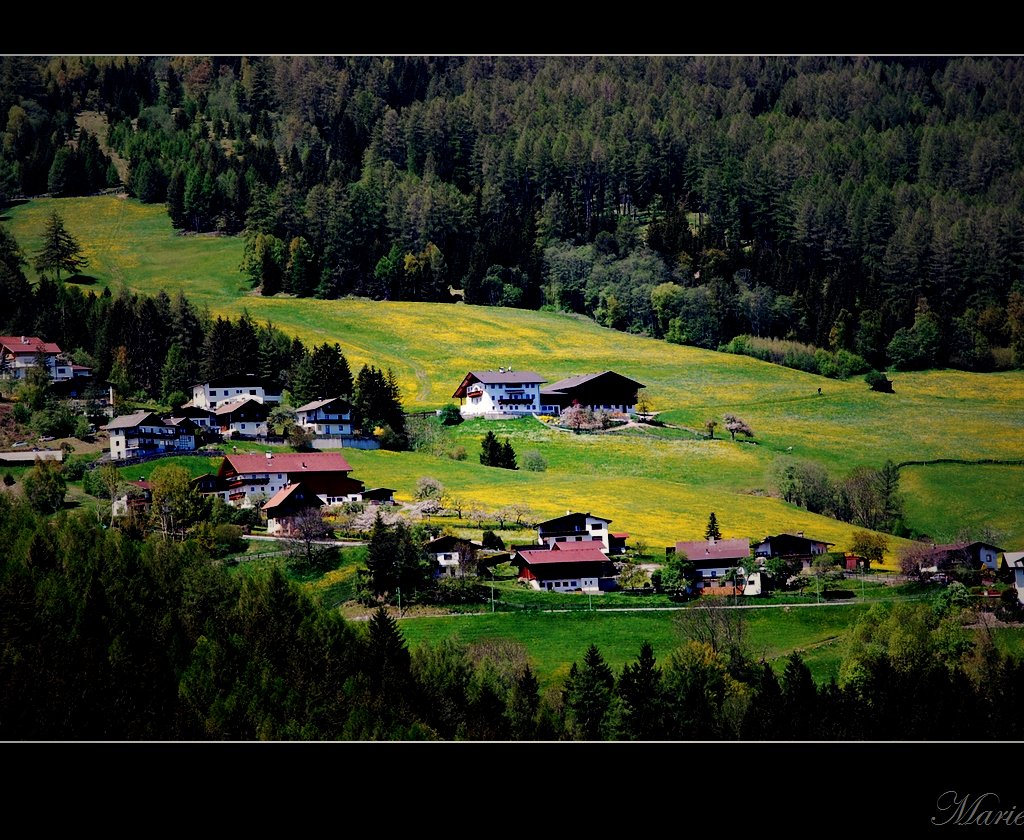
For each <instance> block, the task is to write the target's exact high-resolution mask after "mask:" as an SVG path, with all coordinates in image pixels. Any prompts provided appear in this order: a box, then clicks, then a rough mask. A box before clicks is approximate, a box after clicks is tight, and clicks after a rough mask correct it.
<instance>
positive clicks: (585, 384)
mask: <svg viewBox="0 0 1024 840" xmlns="http://www.w3.org/2000/svg"><path fill="white" fill-rule="evenodd" d="M644 387H646V386H645V385H644V384H643V383H642V382H637V381H636V380H635V379H630V378H629V377H628V376H623V375H622V374H620V373H616V372H615V371H612V370H606V371H603V372H601V373H586V374H582V375H577V376H570V377H568V378H567V379H560V380H558V381H557V382H553V383H552V384H550V385H548V386H547V387H546V388H541V391H540V413H541V414H550V415H558V414H560V413H561V412H562V411H563V410H564V409H566V408H568V407H569V406H571V405H573V403H576V404H578V405H580V406H582V407H584V408H590V409H593V410H594V411H607V412H614V413H618V414H635V413H636V404H637V399H638V397H637V394H638V392H639V389H640V388H644Z"/></svg>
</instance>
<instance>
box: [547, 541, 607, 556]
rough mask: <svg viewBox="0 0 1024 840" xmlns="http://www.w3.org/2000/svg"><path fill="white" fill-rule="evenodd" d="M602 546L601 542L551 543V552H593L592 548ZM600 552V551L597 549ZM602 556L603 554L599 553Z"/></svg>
mask: <svg viewBox="0 0 1024 840" xmlns="http://www.w3.org/2000/svg"><path fill="white" fill-rule="evenodd" d="M596 545H599V546H603V545H604V543H603V542H602V541H601V540H598V539H593V540H573V541H572V542H556V543H551V549H550V550H551V551H593V549H594V546H596ZM598 551H600V549H598ZM601 553H602V554H603V553H604V552H601Z"/></svg>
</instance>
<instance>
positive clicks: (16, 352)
mask: <svg viewBox="0 0 1024 840" xmlns="http://www.w3.org/2000/svg"><path fill="white" fill-rule="evenodd" d="M62 352H63V351H62V350H61V349H60V347H58V346H57V345H56V344H54V343H53V342H52V341H43V340H42V339H41V338H39V337H38V336H34V335H21V336H16V335H0V359H2V364H0V370H2V371H3V376H4V377H6V378H8V379H24V378H25V374H26V373H28V371H29V369H30V368H33V367H35V365H36V362H37V361H38V360H40V359H41V358H42V359H45V361H46V367H47V369H48V370H49V372H50V380H51V381H52V382H65V381H67V380H69V379H72V378H74V375H75V373H74V367H75V366H74V365H72V364H71V362H69V361H66V360H65V359H63V358H62V357H61V355H62ZM82 370H88V368H82Z"/></svg>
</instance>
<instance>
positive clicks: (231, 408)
mask: <svg viewBox="0 0 1024 840" xmlns="http://www.w3.org/2000/svg"><path fill="white" fill-rule="evenodd" d="M249 403H252V405H251V406H250V405H249ZM256 407H258V408H259V409H261V410H266V411H267V413H268V414H269V412H270V406H268V405H267V404H266V403H265V402H260V401H259V400H258V399H256V398H255V397H246V398H245V399H244V400H237V401H235V402H229V403H224V404H223V405H219V406H217V408H215V409H214V410H213V413H214V414H216V415H217V416H218V417H221V416H224V415H227V414H234V413H235V412H236V411H239V410H241V409H243V408H256Z"/></svg>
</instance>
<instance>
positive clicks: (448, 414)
mask: <svg viewBox="0 0 1024 840" xmlns="http://www.w3.org/2000/svg"><path fill="white" fill-rule="evenodd" d="M438 416H439V417H440V418H441V422H442V423H443V424H444V425H445V426H458V425H459V423H461V422H462V421H463V417H462V412H461V411H459V407H458V406H457V405H455V403H448V405H446V406H445V407H444V408H442V409H441V411H440V413H439V415H438Z"/></svg>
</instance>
